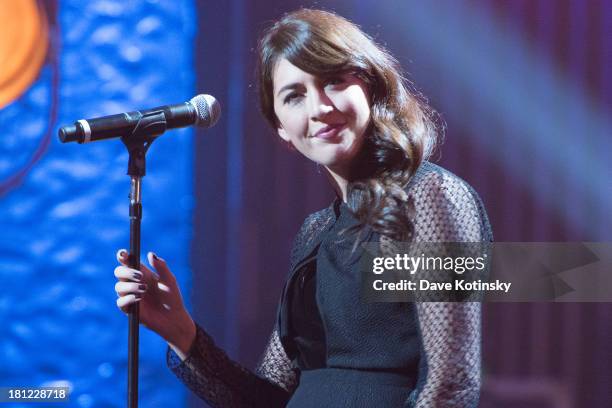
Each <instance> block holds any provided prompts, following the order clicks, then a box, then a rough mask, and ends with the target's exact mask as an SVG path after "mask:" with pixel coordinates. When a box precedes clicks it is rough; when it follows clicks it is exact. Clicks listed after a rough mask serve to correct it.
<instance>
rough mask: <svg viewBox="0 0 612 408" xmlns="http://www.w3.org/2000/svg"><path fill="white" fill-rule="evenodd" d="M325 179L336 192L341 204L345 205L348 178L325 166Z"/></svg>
mask: <svg viewBox="0 0 612 408" xmlns="http://www.w3.org/2000/svg"><path fill="white" fill-rule="evenodd" d="M325 170H327V171H326V174H327V178H328V179H329V182H330V183H331V185H332V187H333V188H334V190H335V191H336V194H337V195H338V197H340V198H341V199H342V201H343V202H345V203H346V195H347V189H348V177H347V176H346V175H344V174H342V172H340V171H337V170H332V169H331V168H329V167H327V166H325Z"/></svg>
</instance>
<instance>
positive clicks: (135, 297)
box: [134, 293, 142, 299]
mask: <svg viewBox="0 0 612 408" xmlns="http://www.w3.org/2000/svg"><path fill="white" fill-rule="evenodd" d="M141 297H142V295H141V294H140V293H136V294H134V299H140V298H141Z"/></svg>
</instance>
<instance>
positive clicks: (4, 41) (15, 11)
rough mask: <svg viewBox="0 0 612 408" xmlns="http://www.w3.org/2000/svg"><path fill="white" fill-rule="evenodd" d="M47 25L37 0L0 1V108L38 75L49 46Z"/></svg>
mask: <svg viewBox="0 0 612 408" xmlns="http://www.w3.org/2000/svg"><path fill="white" fill-rule="evenodd" d="M48 26H49V24H48V21H47V16H46V15H45V11H44V9H43V8H42V7H40V6H39V4H38V3H37V1H36V0H12V1H10V0H5V1H2V2H0V109H1V108H3V107H4V106H6V105H8V104H9V103H10V102H12V101H13V100H15V99H16V98H18V97H19V96H20V95H21V94H22V93H23V92H24V91H26V90H27V89H28V88H29V87H30V85H32V83H33V82H34V80H35V79H36V78H37V76H38V73H39V72H40V69H41V68H42V66H43V64H44V62H45V56H46V54H47V48H48V46H49V33H48V29H49V27H48Z"/></svg>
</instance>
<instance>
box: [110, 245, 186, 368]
mask: <svg viewBox="0 0 612 408" xmlns="http://www.w3.org/2000/svg"><path fill="white" fill-rule="evenodd" d="M147 259H148V261H149V264H150V265H151V266H152V267H153V269H154V270H155V271H156V272H157V273H155V272H153V271H152V270H151V269H149V268H147V267H146V266H145V265H143V264H141V265H140V271H137V270H135V269H131V268H129V267H128V266H127V262H128V252H127V251H126V250H124V249H121V250H119V251H118V252H117V260H118V261H119V263H120V264H121V265H120V266H118V267H116V268H115V277H117V279H118V280H119V282H117V283H116V284H115V292H117V295H118V296H119V298H118V299H117V307H119V309H121V311H122V312H124V313H126V314H127V311H128V308H129V306H130V305H131V304H134V303H140V311H139V314H140V323H142V324H143V325H144V326H145V327H147V328H149V329H151V330H153V331H154V332H156V333H157V334H159V335H160V336H161V337H162V338H164V340H166V341H167V342H168V343H169V344H170V346H171V347H172V348H173V349H174V350H175V351H178V352H179V353H178V354H179V355H181V354H182V356H181V358H183V359H184V356H186V355H187V352H188V351H189V348H190V347H191V344H192V343H193V341H194V339H195V334H196V327H195V323H194V322H193V319H192V318H191V316H190V315H189V313H188V312H187V310H186V309H185V305H184V304H183V297H182V296H181V291H180V289H179V287H178V285H177V283H176V278H175V277H174V275H173V274H172V272H170V269H169V268H168V265H167V264H166V261H164V260H163V259H161V258H159V257H157V256H156V255H155V254H154V253H153V252H149V254H148V255H147Z"/></svg>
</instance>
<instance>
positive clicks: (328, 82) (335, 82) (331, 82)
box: [325, 77, 344, 85]
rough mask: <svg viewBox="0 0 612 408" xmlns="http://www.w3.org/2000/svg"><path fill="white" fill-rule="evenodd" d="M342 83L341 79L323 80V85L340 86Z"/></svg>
mask: <svg viewBox="0 0 612 408" xmlns="http://www.w3.org/2000/svg"><path fill="white" fill-rule="evenodd" d="M343 82H344V78H342V77H331V78H328V79H326V80H325V85H340V84H342V83H343Z"/></svg>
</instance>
